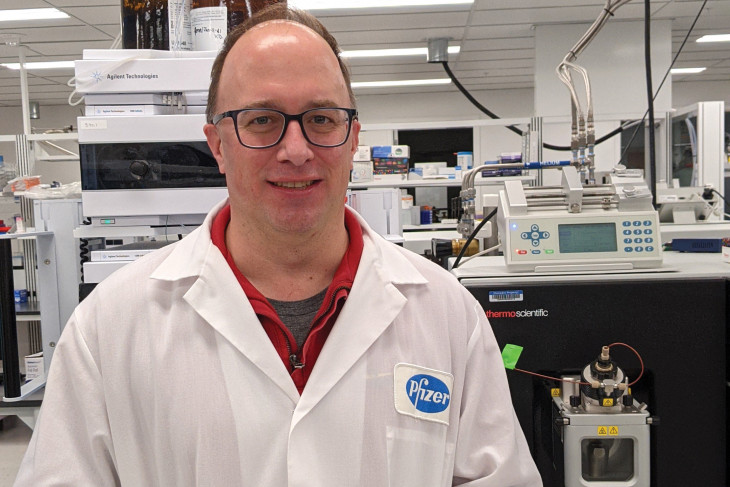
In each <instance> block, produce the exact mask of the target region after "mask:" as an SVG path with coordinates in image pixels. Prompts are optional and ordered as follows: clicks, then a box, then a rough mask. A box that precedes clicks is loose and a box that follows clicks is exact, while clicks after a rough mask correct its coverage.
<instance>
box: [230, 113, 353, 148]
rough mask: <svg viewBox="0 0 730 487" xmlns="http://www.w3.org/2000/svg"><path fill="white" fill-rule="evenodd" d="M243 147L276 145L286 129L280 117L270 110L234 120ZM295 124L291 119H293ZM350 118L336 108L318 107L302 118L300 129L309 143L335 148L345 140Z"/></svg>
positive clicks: (281, 115)
mask: <svg viewBox="0 0 730 487" xmlns="http://www.w3.org/2000/svg"><path fill="white" fill-rule="evenodd" d="M236 122H237V126H238V136H239V138H240V139H241V142H242V143H243V144H244V145H247V146H250V147H265V146H270V145H274V144H276V143H277V142H278V141H279V140H280V138H281V137H282V134H283V132H284V130H285V125H286V119H285V117H284V115H283V114H281V113H279V112H276V111H273V110H243V111H241V112H240V113H239V114H238V119H237V120H236ZM292 122H294V120H292ZM349 125H350V117H349V115H348V113H347V111H345V110H342V109H338V108H318V109H315V110H309V111H307V112H305V113H304V114H303V115H302V124H301V126H302V128H303V129H304V133H305V135H306V137H307V138H308V139H309V141H310V142H311V143H312V144H316V145H321V146H337V145H340V144H342V143H343V142H345V139H347V135H348V131H349Z"/></svg>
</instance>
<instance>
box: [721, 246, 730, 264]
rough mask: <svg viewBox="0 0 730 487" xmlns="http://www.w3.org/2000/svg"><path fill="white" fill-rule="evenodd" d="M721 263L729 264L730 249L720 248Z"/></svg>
mask: <svg viewBox="0 0 730 487" xmlns="http://www.w3.org/2000/svg"><path fill="white" fill-rule="evenodd" d="M722 261H723V262H727V263H730V247H725V246H723V247H722Z"/></svg>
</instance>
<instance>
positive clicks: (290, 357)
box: [210, 206, 363, 394]
mask: <svg viewBox="0 0 730 487" xmlns="http://www.w3.org/2000/svg"><path fill="white" fill-rule="evenodd" d="M230 221H231V207H230V206H226V207H225V208H223V209H222V210H221V211H220V212H219V213H218V214H217V215H216V217H215V219H214V220H213V225H212V228H211V232H210V233H211V239H212V240H213V243H214V244H215V246H216V247H218V249H219V250H220V251H221V253H222V254H223V256H224V257H225V259H226V262H228V265H229V266H230V267H231V270H232V271H233V274H234V275H235V276H236V278H237V279H238V282H239V284H241V287H242V288H243V292H244V293H246V297H247V298H248V300H249V301H250V302H251V306H252V307H253V310H254V312H255V313H256V315H257V316H258V317H259V320H260V321H261V325H262V326H263V327H264V331H265V332H266V334H267V335H268V337H269V339H270V340H271V343H273V345H274V348H276V351H277V352H278V353H279V357H280V358H281V360H282V362H284V365H285V366H286V368H287V370H289V373H290V375H291V378H292V380H293V381H294V384H295V385H296V387H297V390H298V391H299V394H301V393H302V391H303V390H304V386H305V385H306V383H307V379H309V375H310V374H311V373H312V369H313V368H314V363H315V362H316V361H317V357H319V353H320V352H321V351H322V347H323V346H324V342H325V340H327V336H328V335H329V332H330V330H332V326H333V325H334V323H335V320H336V319H337V316H338V315H339V314H340V310H341V309H342V306H344V304H345V300H346V299H347V296H348V294H349V292H350V289H351V288H352V281H353V280H354V279H355V274H356V273H357V266H358V264H359V263H360V257H361V256H362V248H363V240H362V229H361V228H360V224H359V223H358V221H357V219H356V218H355V216H354V215H352V214H351V213H350V212H349V211H347V210H345V228H346V229H347V233H348V234H349V236H350V243H349V245H348V247H347V251H346V252H345V255H344V256H343V257H342V261H341V262H340V265H339V266H338V267H337V270H336V271H335V276H334V278H333V279H332V282H331V283H330V285H329V287H328V288H327V293H326V295H325V298H324V302H323V303H322V306H321V307H320V308H319V311H317V314H316V316H315V318H314V321H313V322H312V328H311V329H310V331H309V334H308V335H307V338H306V340H305V341H304V345H303V346H302V349H301V350H299V348H298V347H297V344H296V341H295V340H294V336H293V335H292V333H291V331H289V328H287V327H286V325H284V323H282V321H281V319H279V316H278V315H277V314H276V311H274V308H273V307H272V306H271V303H269V301H268V300H267V299H266V298H265V297H264V296H263V295H262V294H261V293H260V292H259V291H258V289H256V288H255V287H254V286H253V284H251V283H250V282H249V280H248V279H246V277H245V276H244V275H243V274H241V271H239V270H238V267H236V264H235V262H234V261H233V257H231V254H230V252H228V248H227V247H226V238H225V235H226V228H227V227H228V223H229V222H230Z"/></svg>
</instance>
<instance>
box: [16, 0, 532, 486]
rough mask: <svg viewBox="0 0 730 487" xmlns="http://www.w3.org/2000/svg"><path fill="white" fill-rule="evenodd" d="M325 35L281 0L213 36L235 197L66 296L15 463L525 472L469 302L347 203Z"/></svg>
mask: <svg viewBox="0 0 730 487" xmlns="http://www.w3.org/2000/svg"><path fill="white" fill-rule="evenodd" d="M338 53H339V50H338V48H337V45H336V43H335V41H334V39H332V38H331V36H329V34H327V32H326V31H325V30H324V28H323V27H322V26H321V25H320V24H319V23H318V22H317V21H316V20H314V19H313V18H312V17H310V16H309V15H307V14H304V13H300V12H295V11H290V10H288V9H286V7H281V6H278V7H274V8H272V9H270V10H266V11H265V12H264V13H262V14H261V15H259V17H255V18H254V19H253V20H251V21H250V22H249V23H248V24H246V25H245V26H244V27H243V29H241V30H239V31H237V32H235V33H233V34H232V35H231V37H230V38H229V39H228V40H227V42H226V44H225V45H224V47H223V50H222V52H221V54H220V55H219V57H218V59H217V60H216V63H215V65H214V68H213V77H212V83H211V91H210V100H209V107H208V118H209V120H210V122H211V123H209V124H207V125H206V126H205V134H206V137H207V139H208V144H209V145H210V148H211V151H212V153H213V155H214V156H215V158H216V160H217V161H218V164H219V166H220V170H221V172H222V173H224V174H225V175H226V180H227V185H228V190H229V194H230V198H229V200H228V201H227V202H224V203H223V204H221V205H220V206H219V207H217V208H215V209H214V210H213V211H212V212H211V213H210V215H209V216H208V218H207V219H206V221H205V222H204V223H203V225H202V226H201V227H200V228H199V229H197V230H196V231H194V232H193V233H191V234H190V235H189V236H187V237H186V238H185V239H183V240H182V241H181V242H179V243H177V244H175V245H173V246H169V247H168V248H165V249H163V250H161V251H158V252H156V253H154V254H152V255H150V256H147V257H146V258H143V259H141V260H140V261H138V262H137V263H135V264H131V265H129V266H127V267H125V268H124V269H122V270H121V271H120V272H119V273H118V274H117V275H116V276H114V277H112V278H109V279H108V280H107V281H105V282H103V283H102V284H101V285H100V286H98V287H97V289H96V290H95V291H94V293H93V294H92V295H91V296H89V298H87V299H86V300H85V301H84V302H83V303H82V304H81V305H80V306H79V307H78V308H77V310H76V311H75V313H74V315H73V317H72V318H71V320H70V321H69V323H68V325H67V326H66V329H65V330H64V334H63V337H62V339H61V340H60V342H59V345H58V348H57V350H56V352H55V356H54V363H53V366H52V367H51V371H50V377H49V382H48V388H47V391H46V399H45V401H44V405H43V409H42V412H41V416H40V419H39V423H38V427H37V429H36V431H35V433H34V436H33V439H32V441H31V444H30V446H29V450H28V453H27V455H26V458H25V460H24V463H23V465H22V467H21V471H20V474H19V477H18V481H17V484H16V485H18V486H26V485H33V486H39V485H57V484H58V485H61V484H63V485H74V486H83V485H90V486H91V485H93V486H101V485H124V486H135V487H136V486H149V485H165V486H176V487H180V486H189V485H196V486H207V485H210V486H256V487H267V486H286V485H290V486H312V487H325V486H327V487H329V486H338V487H339V486H368V487H370V486H372V487H377V486H388V485H390V486H397V487H407V486H419V487H422V486H447V485H452V484H453V485H461V484H468V485H474V486H499V487H508V486H537V485H541V482H540V478H539V475H538V474H537V471H536V469H535V466H534V464H533V462H532V459H531V458H530V455H529V452H528V450H527V446H526V443H525V440H524V437H523V435H522V433H521V430H520V428H519V425H518V423H517V420H516V418H515V415H514V412H513V409H512V405H511V402H510V396H509V390H508V387H507V382H506V378H505V374H504V371H503V367H502V364H501V359H500V354H499V350H498V348H497V345H496V342H495V340H494V337H493V335H492V332H491V330H490V328H489V325H488V323H487V321H486V318H485V316H484V312H483V310H482V309H481V308H480V307H479V305H478V303H477V302H476V301H475V300H474V299H473V298H472V297H471V295H469V293H468V292H467V291H466V290H465V289H464V288H462V287H461V286H460V285H459V284H458V283H457V282H456V281H455V280H454V279H453V278H452V277H451V276H450V275H449V274H447V273H446V272H445V271H443V270H442V269H440V268H439V267H438V266H435V265H433V264H432V263H430V262H428V261H427V260H425V259H423V258H422V257H420V256H417V255H415V254H411V253H409V252H407V251H404V250H403V249H401V248H399V247H396V246H394V245H392V244H390V243H387V242H385V241H384V240H383V239H381V238H380V237H379V236H378V235H376V234H375V233H374V232H373V231H372V230H371V229H369V228H368V227H367V225H366V224H365V223H364V222H363V221H362V220H361V219H360V218H359V217H358V216H357V215H356V214H355V213H354V212H352V211H350V210H346V209H345V207H344V204H343V201H344V197H345V192H346V188H347V182H348V174H349V171H350V169H351V164H352V163H351V161H352V155H353V153H354V151H355V149H356V147H357V144H358V133H359V130H360V125H359V122H358V121H357V118H356V112H355V110H354V97H353V96H352V92H351V90H350V87H349V74H348V72H347V69H346V68H345V67H344V65H343V64H342V62H341V60H340V59H339V58H338ZM312 309H313V310H314V311H312ZM303 323H305V325H304V326H303Z"/></svg>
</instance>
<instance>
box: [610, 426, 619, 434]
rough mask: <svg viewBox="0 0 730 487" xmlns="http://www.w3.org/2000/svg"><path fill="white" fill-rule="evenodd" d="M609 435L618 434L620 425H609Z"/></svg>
mask: <svg viewBox="0 0 730 487" xmlns="http://www.w3.org/2000/svg"><path fill="white" fill-rule="evenodd" d="M608 435H609V436H618V426H609V427H608Z"/></svg>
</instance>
